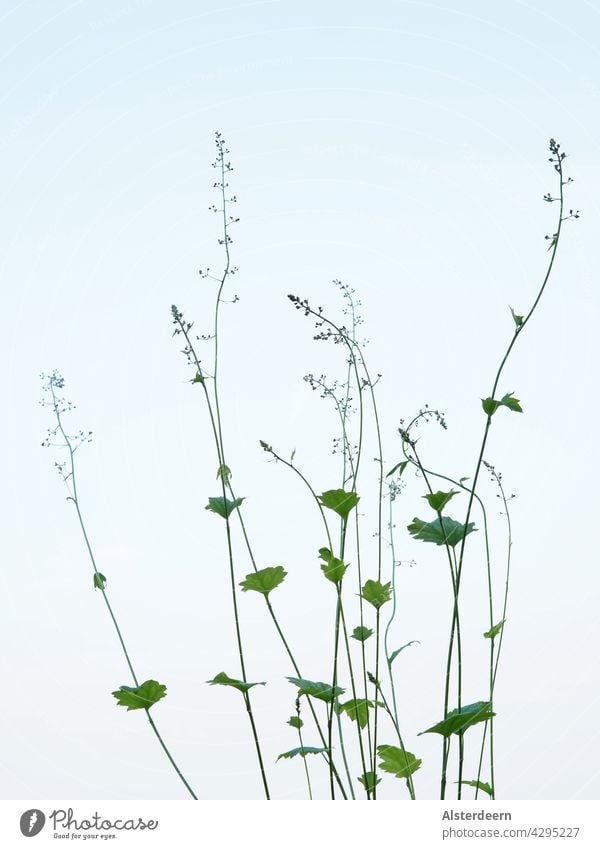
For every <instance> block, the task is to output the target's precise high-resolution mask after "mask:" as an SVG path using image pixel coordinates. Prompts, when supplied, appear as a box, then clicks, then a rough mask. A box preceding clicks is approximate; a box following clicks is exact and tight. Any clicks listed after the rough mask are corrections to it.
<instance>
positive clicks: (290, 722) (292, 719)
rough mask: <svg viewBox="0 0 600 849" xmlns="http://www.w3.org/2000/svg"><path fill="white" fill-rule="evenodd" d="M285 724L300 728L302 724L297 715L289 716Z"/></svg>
mask: <svg viewBox="0 0 600 849" xmlns="http://www.w3.org/2000/svg"><path fill="white" fill-rule="evenodd" d="M287 724H288V725H291V726H292V728H302V726H303V725H304V723H303V722H302V720H301V719H300V717H299V716H290V718H289V719H288V721H287Z"/></svg>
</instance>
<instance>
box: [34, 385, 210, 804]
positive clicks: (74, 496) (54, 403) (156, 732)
mask: <svg viewBox="0 0 600 849" xmlns="http://www.w3.org/2000/svg"><path fill="white" fill-rule="evenodd" d="M48 385H49V388H50V392H51V394H52V406H53V409H54V415H55V416H56V421H57V426H58V430H59V431H60V434H61V436H62V438H63V439H64V444H65V446H66V448H67V449H68V452H69V464H70V469H71V471H70V474H69V477H70V480H71V489H70V490H69V496H68V498H69V500H70V501H72V502H73V504H74V505H75V510H76V513H77V519H78V521H79V527H80V529H81V533H82V535H83V539H84V541H85V545H86V548H87V552H88V555H89V558H90V562H91V564H92V568H93V570H94V575H97V576H100V572H99V571H98V567H97V565H96V558H95V557H94V552H93V549H92V546H91V544H90V540H89V537H88V533H87V529H86V526H85V522H84V519H83V516H82V513H81V509H80V507H79V497H78V495H77V479H76V475H75V449H74V448H73V445H72V442H71V438H70V437H69V436H68V434H67V433H66V431H65V429H64V427H63V423H62V419H61V413H60V408H59V402H58V399H57V397H56V393H55V391H54V382H53V378H52V377H50V378H49V382H48ZM65 484H66V479H65ZM67 488H68V484H67ZM97 587H98V589H100V592H101V593H102V598H103V599H104V602H105V604H106V609H107V610H108V613H109V615H110V618H111V620H112V623H113V626H114V629H115V631H116V634H117V637H118V639H119V643H120V645H121V649H122V651H123V655H124V657H125V661H126V663H127V666H128V668H129V671H130V673H131V677H132V678H133V682H134V684H135V686H136V687H139V686H140V684H139V681H138V678H137V675H136V674H135V670H134V668H133V664H132V662H131V658H130V656H129V652H128V650H127V646H126V645H125V640H124V638H123V634H122V632H121V628H120V627H119V623H118V622H117V617H116V616H115V614H114V611H113V609H112V606H111V604H110V601H109V599H108V593H107V592H106V590H105V588H104V581H103V580H99V581H98V584H97ZM144 712H145V714H146V717H147V719H148V722H149V723H150V727H151V728H152V731H153V733H154V735H155V737H156V739H157V740H158V742H159V743H160V745H161V748H162V749H163V751H164V753H165V755H166V756H167V758H168V759H169V762H170V764H171V766H172V767H173V769H174V770H175V772H176V773H177V775H178V776H179V778H180V779H181V781H182V783H183V785H184V786H185V788H186V790H187V791H188V793H189V794H190V796H191V797H192V799H196V800H197V799H198V797H197V796H196V794H195V793H194V791H193V790H192V788H191V787H190V785H189V784H188V782H187V780H186V778H185V776H184V775H183V773H182V772H181V770H180V769H179V767H178V766H177V763H176V762H175V759H174V758H173V756H172V755H171V752H170V751H169V749H168V748H167V746H166V744H165V742H164V740H163V738H162V736H161V734H160V733H159V730H158V728H157V726H156V723H155V722H154V720H153V718H152V716H151V715H150V711H149V710H148V709H145V711H144Z"/></svg>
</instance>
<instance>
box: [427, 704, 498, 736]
mask: <svg viewBox="0 0 600 849" xmlns="http://www.w3.org/2000/svg"><path fill="white" fill-rule="evenodd" d="M492 716H496V714H495V713H492V711H491V708H490V703H489V702H474V703H473V704H472V705H465V706H464V707H462V708H460V709H459V708H457V709H456V710H453V711H450V713H449V714H448V716H447V717H446V718H445V719H442V721H441V722H438V723H437V724H436V725H433V726H432V727H431V728H427V729H426V730H425V731H421V734H430V733H434V734H441V735H442V736H443V737H449V736H450V735H451V734H462V733H464V732H465V731H466V730H467V728H470V727H471V725H476V724H477V723H478V722H485V721H486V720H488V719H490V718H491V717H492Z"/></svg>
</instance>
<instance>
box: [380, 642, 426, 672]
mask: <svg viewBox="0 0 600 849" xmlns="http://www.w3.org/2000/svg"><path fill="white" fill-rule="evenodd" d="M415 643H419V641H418V640H411V641H410V642H409V643H404V645H403V646H400V648H399V649H396V651H393V652H392V653H391V655H390V656H389V657H388V663H389V665H390V666H391V665H392V663H393V662H394V661H395V660H396V658H397V657H398V655H399V654H400V652H401V651H404V649H407V648H408V647H409V646H414V645H415ZM419 645H421V644H420V643H419Z"/></svg>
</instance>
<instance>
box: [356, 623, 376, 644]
mask: <svg viewBox="0 0 600 849" xmlns="http://www.w3.org/2000/svg"><path fill="white" fill-rule="evenodd" d="M372 634H373V629H372V628H365V626H364V625H357V626H356V628H355V629H354V631H352V634H351V636H352V637H353V638H354V639H355V640H358V641H359V643H364V641H365V640H368V639H369V637H370V636H372Z"/></svg>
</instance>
